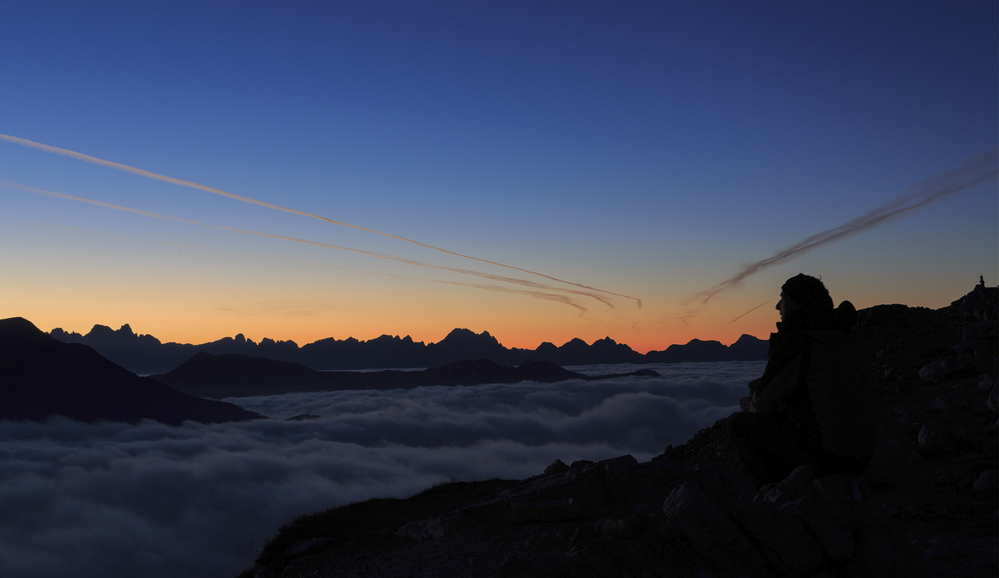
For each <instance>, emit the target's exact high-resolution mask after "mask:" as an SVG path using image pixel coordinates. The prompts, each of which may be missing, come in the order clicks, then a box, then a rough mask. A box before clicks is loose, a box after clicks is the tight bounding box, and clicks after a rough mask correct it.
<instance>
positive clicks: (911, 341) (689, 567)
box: [241, 287, 999, 578]
mask: <svg viewBox="0 0 999 578" xmlns="http://www.w3.org/2000/svg"><path fill="white" fill-rule="evenodd" d="M997 293H999V291H997V289H996V288H986V287H976V288H975V290H974V291H972V292H971V293H969V294H968V295H967V296H965V297H963V298H962V299H960V300H958V301H956V302H954V303H953V304H952V305H951V306H949V307H945V308H942V309H939V310H936V311H933V310H929V309H923V308H910V307H905V306H902V305H883V306H878V307H873V308H870V309H866V310H863V311H861V312H860V317H859V319H858V326H857V331H858V333H859V334H860V336H861V337H862V339H863V341H864V342H865V344H866V347H867V350H868V354H869V370H870V374H871V379H872V383H873V384H874V386H875V387H877V389H878V391H879V393H880V410H881V424H880V443H879V448H878V451H877V454H876V455H875V457H874V460H873V461H872V464H871V468H870V471H869V472H868V473H867V475H865V476H848V475H838V476H823V477H816V476H815V474H814V472H812V471H811V470H810V468H809V467H808V466H802V467H800V468H798V469H797V470H795V472H794V473H792V474H791V475H790V476H789V477H788V478H787V479H785V480H783V481H782V482H780V483H778V484H776V485H772V486H764V487H762V488H758V487H756V486H755V485H754V483H753V482H752V481H751V479H750V478H749V477H748V475H747V473H746V471H745V469H744V468H743V467H742V466H741V464H740V463H739V460H738V458H737V456H736V455H735V453H734V450H733V447H732V445H731V444H730V442H729V441H728V440H727V439H726V436H725V435H724V431H725V425H726V421H727V420H720V421H719V422H717V423H716V424H715V425H714V426H712V427H710V428H707V429H705V430H702V431H701V432H698V434H697V435H695V436H694V438H692V439H691V440H690V441H688V442H687V443H686V444H683V445H681V446H679V447H672V446H671V447H668V448H667V449H666V451H665V452H664V453H663V454H662V455H661V456H658V457H657V458H655V459H653V460H652V461H651V462H647V463H637V462H636V461H635V459H634V458H632V457H631V456H622V457H619V458H615V459H610V460H604V461H601V462H596V463H592V462H576V463H573V464H571V465H566V464H563V463H562V462H559V461H556V462H555V463H554V464H552V465H551V466H550V467H548V468H547V469H546V470H545V472H544V473H542V474H540V475H537V476H534V477H531V478H528V479H526V480H520V481H513V480H491V481H481V482H452V483H446V484H440V485H438V486H434V487H431V488H429V489H427V490H426V491H424V492H422V493H420V494H418V495H416V496H413V497H411V498H408V499H406V500H394V499H376V500H369V501H366V502H361V503H357V504H352V505H348V506H344V507H341V508H336V509H332V510H328V511H325V512H322V513H318V514H315V515H311V516H305V517H302V518H298V519H296V520H294V521H292V522H290V523H288V524H286V525H285V526H284V527H283V528H282V529H281V530H280V532H279V533H278V534H277V535H276V536H275V537H274V538H272V539H271V540H270V541H269V542H268V543H267V545H266V546H265V547H264V549H263V551H262V552H261V553H260V556H259V557H258V559H257V561H256V565H255V566H254V567H253V568H252V569H248V570H246V571H245V572H243V573H242V574H241V576H243V577H250V576H252V577H254V578H267V577H276V576H282V577H306V576H311V577H318V576H344V577H348V576H387V577H405V576H413V577H418V576H504V577H505V576H510V577H514V576H627V577H633V578H651V577H698V578H710V577H713V576H714V577H736V576H752V577H763V576H809V577H822V578H829V577H833V576H872V577H873V576H878V577H880V576H884V577H894V576H914V577H918V576H941V577H951V576H953V577H972V576H975V577H978V576H990V575H991V576H995V575H996V573H997V546H996V543H997V513H999V512H997V493H999V486H997V478H996V473H997V471H996V456H997V451H996V395H997V393H996V391H997V390H996V372H997V364H999V360H997V353H999V345H997V324H996V319H997Z"/></svg>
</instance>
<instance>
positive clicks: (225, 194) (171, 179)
mask: <svg viewBox="0 0 999 578" xmlns="http://www.w3.org/2000/svg"><path fill="white" fill-rule="evenodd" d="M0 140H3V141H6V142H9V143H11V144H16V145H20V146H24V147H29V148H33V149H37V150H40V151H45V152H48V153H53V154H58V155H63V156H67V157H70V158H74V159H77V160H81V161H85V162H88V163H93V164H95V165H100V166H102V167H108V168H112V169H117V170H119V171H125V172H127V173H132V174H135V175H139V176H143V177H148V178H150V179H156V180H159V181H163V182H167V183H171V184H174V185H180V186H182V187H189V188H192V189H198V190H201V191H205V192H207V193H212V194H215V195H221V196H223V197H229V198H230V199H235V200H237V201H242V202H244V203H250V204H253V205H259V206H261V207H266V208H268V209H274V210H275V211H284V212H286V213H292V214H294V215H301V216H303V217H309V218H312V219H318V220H320V221H324V222H326V223H330V224H332V225H339V226H341V227H349V228H351V229H357V230H358V231H365V232H367V233H373V234H375V235H381V236H383V237H388V238H390V239H396V240H398V241H404V242H406V243H412V244H414V245H418V246H420V247H423V248H426V249H432V250H434V251H440V252H441V253H447V254H448V255H454V256H455V257H461V258H463V259H471V260H472V261H478V262H480V263H487V264H489V265H494V266H496V267H503V268H506V269H511V270H514V271H520V272H521V273H527V274H529V275H536V276H538V277H543V278H545V279H548V280H550V281H555V282H557V283H563V284H565V285H573V286H575V287H579V288H582V289H587V290H589V291H596V292H598V293H603V294H605V295H613V296H615V297H622V298H624V299H631V300H632V301H635V302H636V303H637V304H638V307H639V308H641V307H642V300H641V299H638V298H637V297H631V296H630V295H623V294H621V293H614V292H611V291H605V290H603V289H597V288H595V287H590V286H589V285H583V284H582V283H574V282H572V281H566V280H564V279H559V278H558V277H552V276H551V275H546V274H544V273H539V272H537V271H531V270H529V269H523V268H521V267H515V266H513V265H506V264H503V263H499V262H497V261H491V260H489V259H482V258H479V257H473V256H471V255H465V254H463V253H458V252H456V251H451V250H449V249H444V248H442V247H436V246H434V245H428V244H426V243H421V242H420V241H416V240H414V239H409V238H407V237H400V236H399V235H393V234H391V233H386V232H384V231H378V230H376V229H369V228H367V227H361V226H359V225H351V224H350V223H344V222H343V221H336V220H334V219H330V218H327V217H324V216H322V215H317V214H315V213H310V212H308V211H300V210H298V209H292V208H290V207H284V206H281V205H275V204H274V203H268V202H267V201H261V200H259V199H254V198H251V197H244V196H243V195H237V194H235V193H230V192H228V191H223V190H221V189H216V188H214V187H208V186H205V185H202V184H198V183H194V182H191V181H185V180H183V179H177V178H174V177H168V176H166V175H161V174H158V173H154V172H151V171H147V170H143V169H140V168H136V167H131V166H128V165H123V164H121V163H116V162H113V161H108V160H104V159H99V158H97V157H92V156H90V155H86V154H83V153H78V152H76V151H71V150H68V149H63V148H59V147H54V146H50V145H47V144H43V143H39V142H35V141H30V140H27V139H23V138H18V137H16V136H11V135H6V134H0Z"/></svg>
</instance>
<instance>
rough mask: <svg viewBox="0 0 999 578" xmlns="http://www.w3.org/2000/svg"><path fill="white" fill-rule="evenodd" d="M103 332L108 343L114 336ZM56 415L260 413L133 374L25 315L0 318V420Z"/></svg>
mask: <svg viewBox="0 0 999 578" xmlns="http://www.w3.org/2000/svg"><path fill="white" fill-rule="evenodd" d="M126 327H127V326H126ZM123 329H124V328H123ZM129 332H130V330H129ZM102 337H104V338H106V339H109V340H114V339H116V338H117V334H116V332H112V333H111V335H107V334H105V335H102ZM55 415H61V416H66V417H69V418H72V419H76V420H80V421H84V422H97V421H120V422H131V423H135V422H138V421H139V420H142V419H152V420H156V421H160V422H163V423H167V424H171V425H179V424H181V423H182V422H184V421H185V420H193V421H197V422H202V423H221V422H227V421H242V420H248V419H256V418H261V417H263V416H261V415H260V414H257V413H254V412H250V411H246V410H244V409H242V408H240V407H237V406H235V405H233V404H231V403H224V402H220V401H210V400H205V399H199V398H197V397H193V396H190V395H186V394H184V393H181V392H179V391H176V390H174V389H172V388H170V387H168V386H166V385H164V384H162V383H160V382H158V381H156V380H154V379H150V378H146V377H138V376H137V375H135V374H134V373H131V372H129V371H128V370H126V369H124V368H122V367H120V366H118V365H115V364H114V363H112V362H111V361H108V360H107V359H105V358H104V357H102V356H101V355H100V354H99V353H97V352H96V351H94V350H93V349H91V348H90V347H87V346H86V345H82V344H78V343H62V342H60V341H57V340H55V339H53V338H52V337H50V336H48V335H46V334H45V333H43V332H42V331H40V330H39V329H38V328H36V327H35V326H34V325H32V323H31V322H30V321H28V320H27V319H23V318H21V317H13V318H10V319H3V320H0V419H10V420H32V421H43V420H45V419H47V418H49V417H51V416H55Z"/></svg>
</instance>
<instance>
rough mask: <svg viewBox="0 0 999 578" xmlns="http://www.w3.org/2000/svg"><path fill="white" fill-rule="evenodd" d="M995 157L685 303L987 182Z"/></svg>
mask: <svg viewBox="0 0 999 578" xmlns="http://www.w3.org/2000/svg"><path fill="white" fill-rule="evenodd" d="M997 156H999V149H992V150H991V151H989V152H986V153H983V154H980V155H978V156H975V157H972V158H970V159H968V160H966V161H965V162H963V163H961V164H960V165H958V166H957V167H954V168H953V169H950V170H948V171H944V172H942V173H940V174H938V175H936V176H934V177H931V178H930V179H927V180H925V181H923V182H921V183H918V184H916V185H914V186H913V187H911V190H912V192H910V193H908V194H905V195H902V196H899V197H897V198H895V199H893V200H890V201H888V202H887V203H885V204H883V205H881V206H880V207H876V208H874V209H871V210H870V211H868V212H866V213H864V214H863V215H860V216H859V217H855V218H853V219H850V220H849V221H847V222H845V223H843V224H842V225H839V226H838V227H833V228H832V229H826V230H825V231H822V232H821V233H816V234H815V235H812V236H811V237H808V238H806V239H804V240H803V241H801V242H799V243H796V244H794V245H792V246H790V247H788V248H786V249H784V250H781V251H778V252H777V253H775V254H774V255H773V256H772V257H769V258H767V259H763V260H762V261H757V262H756V263H753V264H752V265H747V266H745V267H743V268H742V270H740V271H739V272H738V273H736V274H735V275H733V276H732V277H729V278H728V279H726V280H724V281H722V282H721V283H719V284H717V285H715V286H714V287H712V288H710V289H707V290H705V291H701V292H700V293H698V294H697V295H694V296H693V297H691V298H690V299H688V300H687V301H685V302H684V303H685V304H687V303H690V302H692V301H700V302H701V304H702V305H706V304H707V303H708V301H709V300H711V298H712V297H714V296H715V295H717V294H718V293H721V292H722V291H725V290H726V289H731V288H733V287H737V286H739V285H740V284H742V282H743V280H745V279H746V278H747V277H750V276H752V275H755V274H757V273H759V272H760V271H763V270H764V269H768V268H770V267H773V266H774V265H778V264H780V263H783V262H784V261H788V260H790V259H793V258H795V257H798V256H801V255H804V254H805V253H808V252H809V251H812V250H814V249H818V248H819V247H822V246H823V245H828V244H829V243H833V242H835V241H839V240H842V239H844V238H846V237H849V236H851V235H856V234H857V233H861V232H863V231H866V230H868V229H872V228H874V227H877V226H879V225H882V224H884V223H886V222H888V221H890V220H892V219H896V218H898V217H900V216H902V215H903V214H905V213H907V212H909V211H912V210H915V209H918V208H920V207H924V206H926V205H928V204H930V203H932V202H934V201H939V200H940V199H942V198H944V197H947V196H949V195H953V194H955V193H959V192H961V191H963V190H965V189H969V188H971V187H974V186H976V185H980V184H982V183H986V182H988V181H990V180H992V179H994V178H996V174H997V173H999V170H997Z"/></svg>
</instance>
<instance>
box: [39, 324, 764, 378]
mask: <svg viewBox="0 0 999 578" xmlns="http://www.w3.org/2000/svg"><path fill="white" fill-rule="evenodd" d="M51 336H52V337H54V338H55V339H58V340H59V341H62V342H65V343H82V344H85V345H88V346H90V347H92V348H94V349H95V350H96V351H97V352H98V353H100V354H101V355H103V356H105V357H107V358H108V359H110V360H111V361H113V362H115V363H117V364H118V365H121V366H122V367H125V368H127V369H129V370H130V371H134V372H136V373H140V374H153V373H157V374H162V373H166V372H169V371H170V370H172V369H174V368H175V367H177V366H179V365H180V364H181V363H183V362H184V361H186V360H187V359H189V358H190V357H191V356H193V355H194V354H196V353H199V352H203V353H211V354H214V355H223V354H227V353H235V354H239V355H251V356H255V357H264V358H267V359H273V360H276V361H287V362H291V363H299V364H302V365H304V366H306V367H309V368H312V369H316V370H351V369H392V368H407V367H408V368H419V367H439V366H442V365H447V364H449V363H455V362H457V361H464V360H470V359H488V360H490V361H493V362H495V363H497V364H499V365H502V366H510V365H520V364H522V363H524V362H525V361H548V362H551V363H554V364H556V365H560V366H565V365H594V364H615V363H677V362H684V361H754V360H759V359H764V358H765V357H766V352H767V342H766V341H763V340H760V339H756V338H755V337H752V336H750V335H743V336H742V337H740V338H739V340H738V341H736V342H735V343H733V344H732V345H731V346H729V347H725V346H724V345H722V344H721V343H719V342H717V341H700V340H698V339H694V340H691V341H690V342H689V343H687V344H686V345H671V346H670V347H669V348H667V349H666V350H665V351H650V352H649V353H647V354H645V355H642V354H641V353H638V352H637V351H635V350H633V349H631V348H630V347H628V346H627V345H625V344H623V343H617V342H615V341H614V340H613V339H611V338H610V337H605V338H603V339H598V340H597V341H594V342H593V344H592V345H590V344H587V343H586V342H585V341H583V340H582V339H578V338H577V339H572V340H570V341H569V342H567V343H565V344H563V345H562V346H560V347H556V346H555V345H554V344H553V343H549V342H545V343H542V344H541V345H540V346H538V348H537V349H535V350H533V351H532V350H530V349H519V348H510V349H508V348H506V347H504V346H503V345H502V344H500V342H499V341H497V340H496V338H495V337H493V336H492V335H490V334H489V332H488V331H484V332H482V333H475V332H473V331H469V330H468V329H454V330H453V331H451V333H449V334H448V335H447V337H445V338H444V339H442V340H441V341H439V342H437V343H430V344H424V343H423V342H422V341H413V339H412V338H410V337H409V336H406V337H402V338H400V337H398V336H389V335H382V336H381V337H378V338H376V339H372V340H369V341H359V340H357V339H354V338H353V337H350V338H347V339H343V340H340V339H334V338H332V337H331V338H327V339H320V340H318V341H315V342H313V343H309V344H306V345H303V346H301V347H299V346H298V344H297V343H295V342H294V341H274V340H272V339H267V338H264V339H263V340H261V342H260V343H255V342H254V341H253V340H251V339H246V338H245V337H244V336H243V335H242V334H239V335H236V336H235V337H225V338H223V339H219V340H218V341H212V342H210V343H202V344H201V345H191V344H180V343H161V342H160V341H159V340H158V339H156V338H155V337H153V336H151V335H138V334H136V333H134V332H133V331H132V328H131V327H129V326H128V325H127V324H126V325H123V326H122V327H121V328H120V329H118V330H113V329H111V328H110V327H107V326H104V325H95V326H94V327H93V329H91V330H90V332H89V333H87V334H86V335H80V334H79V333H68V332H66V331H63V330H62V329H60V328H56V329H53V330H52V332H51Z"/></svg>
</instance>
